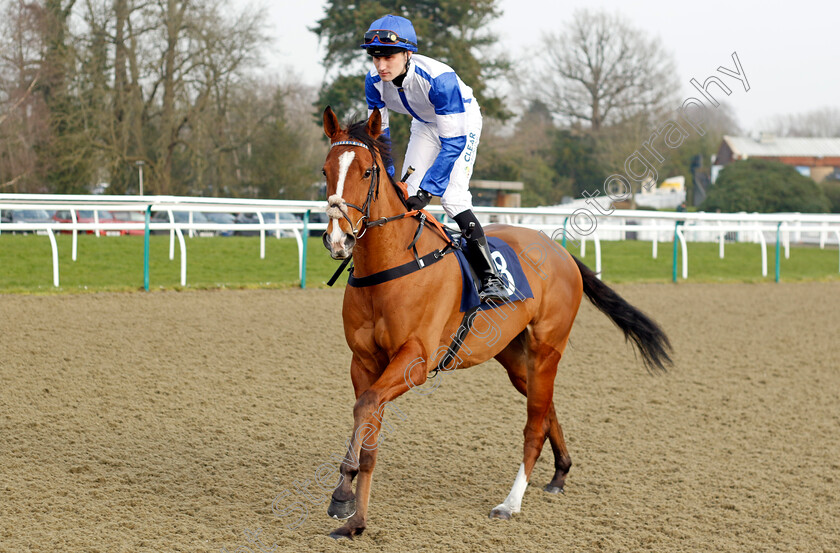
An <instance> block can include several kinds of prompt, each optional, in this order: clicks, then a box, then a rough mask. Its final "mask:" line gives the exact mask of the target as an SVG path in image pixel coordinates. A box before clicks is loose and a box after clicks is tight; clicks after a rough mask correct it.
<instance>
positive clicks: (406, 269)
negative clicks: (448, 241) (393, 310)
mask: <svg viewBox="0 0 840 553" xmlns="http://www.w3.org/2000/svg"><path fill="white" fill-rule="evenodd" d="M452 251H454V250H452V249H450V248H449V246H446V247H445V248H443V249H442V250H435V251H433V252H431V253H428V254H426V255H424V256H423V257H421V258H419V259H417V260H415V261H409V262H408V263H403V264H402V265H399V266H397V267H391V268H390V269H385V270H384V271H379V272H378V273H373V274H372V275H367V276H363V277H360V278H357V277H355V276H353V269H352V268H351V269H350V278H349V279H347V285H348V286H353V287H354V288H366V287H368V286H376V285H377V284H382V283H383V282H388V281H389V280H394V279H397V278H400V277H404V276H405V275H410V274H411V273H413V272H416V271H419V270H420V269H423V268H424V267H428V266H429V265H433V264H434V263H437V262H438V261H440V260H441V259H443V256H445V255H446V254H448V253H451V252H452Z"/></svg>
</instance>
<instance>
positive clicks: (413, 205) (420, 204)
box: [405, 188, 432, 210]
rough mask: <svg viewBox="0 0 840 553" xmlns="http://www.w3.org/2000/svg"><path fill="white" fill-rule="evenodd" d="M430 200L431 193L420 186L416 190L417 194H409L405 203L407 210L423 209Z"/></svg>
mask: <svg viewBox="0 0 840 553" xmlns="http://www.w3.org/2000/svg"><path fill="white" fill-rule="evenodd" d="M431 201H432V195H431V194H429V193H428V192H426V191H425V190H423V189H422V188H420V189H419V190H417V194H415V195H414V196H409V197H408V199H407V200H406V201H405V205H406V206H407V207H408V209H409V210H415V209H423V208H424V207H426V206H427V205H429V202H431Z"/></svg>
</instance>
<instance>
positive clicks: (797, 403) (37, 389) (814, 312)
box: [0, 283, 840, 553]
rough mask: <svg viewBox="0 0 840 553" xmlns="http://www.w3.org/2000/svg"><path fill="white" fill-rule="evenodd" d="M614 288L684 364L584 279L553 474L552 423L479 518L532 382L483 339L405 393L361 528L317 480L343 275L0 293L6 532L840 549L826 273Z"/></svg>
mask: <svg viewBox="0 0 840 553" xmlns="http://www.w3.org/2000/svg"><path fill="white" fill-rule="evenodd" d="M616 289H617V290H618V291H619V292H620V293H621V294H623V295H624V296H625V298H627V299H628V300H629V301H630V302H631V303H633V304H634V305H636V306H638V307H639V308H641V309H642V310H644V311H646V312H647V313H649V314H651V315H652V316H653V317H654V318H655V319H657V320H658V321H659V322H660V324H661V325H662V326H663V327H664V328H665V330H666V331H667V333H668V334H669V336H670V338H671V340H672V342H673V344H674V347H675V355H674V358H675V366H674V367H673V368H672V369H671V371H670V372H669V373H668V374H667V375H665V376H651V375H649V374H647V372H646V371H645V369H644V368H643V367H642V365H641V362H640V361H638V360H637V359H635V358H634V355H633V353H632V350H631V349H630V347H629V346H628V345H627V344H625V343H624V341H623V338H622V336H621V334H620V333H619V331H618V330H617V329H616V328H614V327H613V326H612V323H611V322H610V321H609V320H608V319H607V318H606V317H605V316H603V315H601V314H600V313H599V312H597V311H596V310H595V309H594V308H593V307H592V306H591V305H590V304H589V303H587V302H584V305H583V307H582V308H581V312H580V314H579V316H578V321H577V323H576V325H575V328H574V330H573V333H572V344H571V346H570V347H569V349H568V350H567V352H566V355H565V357H564V359H563V360H562V361H561V363H560V370H559V372H558V378H557V382H556V387H555V404H556V406H557V414H558V418H559V420H560V423H561V425H562V426H563V429H564V431H565V433H566V438H567V442H568V445H569V449H570V453H571V456H572V460H573V462H574V465H573V467H572V470H571V473H570V474H569V478H568V481H567V485H566V493H565V495H550V494H547V493H545V492H544V491H542V486H543V485H544V484H545V483H546V482H547V481H548V480H549V479H550V478H551V475H552V472H553V458H552V454H551V450H550V448H549V447H548V446H547V445H546V447H545V449H544V450H543V455H542V457H541V458H540V460H539V462H538V463H537V466H536V467H535V469H534V475H533V477H532V480H531V486H529V488H528V490H527V491H526V493H525V497H524V500H523V505H522V512H521V513H520V514H519V515H516V516H515V517H514V519H513V520H511V521H497V520H489V519H488V517H487V515H488V513H489V511H490V509H491V508H493V507H494V506H495V505H497V504H498V503H500V502H501V501H502V500H504V498H505V496H506V495H507V493H508V491H509V489H510V486H511V484H512V483H513V479H514V477H515V475H516V471H517V469H518V467H519V463H520V461H521V452H522V428H523V426H524V423H525V401H524V398H522V397H521V396H520V395H519V394H518V393H517V392H516V391H515V390H514V389H513V387H512V386H511V385H510V383H509V382H508V379H507V376H506V373H505V371H504V370H503V369H502V368H501V366H499V365H498V364H496V363H495V362H491V363H486V364H484V365H482V366H480V367H476V368H473V369H469V370H466V371H457V372H456V373H455V374H451V375H447V376H446V377H445V380H444V381H443V382H442V383H441V385H440V387H439V388H438V389H437V390H435V391H434V393H432V394H430V395H428V396H420V395H414V394H407V395H406V396H403V397H402V398H400V399H398V400H397V401H396V405H397V407H399V409H400V410H401V411H402V413H403V414H404V418H399V417H395V416H391V417H389V418H386V420H390V423H391V425H392V428H391V429H390V430H389V431H388V433H387V436H386V439H384V440H383V442H382V444H381V450H380V454H379V458H378V462H377V466H376V472H375V474H374V479H373V494H372V500H371V510H370V513H369V519H368V530H367V531H366V532H365V534H364V535H363V536H361V537H360V538H358V539H356V540H355V541H354V542H349V541H346V540H344V541H339V542H336V541H333V540H332V539H331V538H329V537H328V533H329V532H330V531H331V530H332V529H333V528H335V527H337V526H338V523H337V522H336V521H333V520H331V519H329V518H328V517H327V516H326V508H327V505H328V500H327V495H326V494H324V493H323V492H321V491H320V488H319V487H318V485H317V484H316V483H315V479H316V474H317V471H318V468H319V466H321V465H324V464H326V463H330V462H334V461H331V460H332V459H334V458H336V457H339V456H340V455H342V454H343V451H344V443H345V441H346V439H347V438H348V437H349V434H350V432H351V429H352V405H353V393H352V387H351V384H350V378H349V370H348V366H349V358H350V357H349V350H348V348H347V346H346V344H345V342H344V337H343V333H342V327H341V316H340V313H341V296H342V291H341V290H306V291H303V290H284V291H277V290H252V291H248V290H245V291H215V292H212V291H207V292H180V293H178V292H156V293H150V294H142V293H132V294H96V295H76V296H51V297H35V296H26V297H24V296H8V295H6V296H0V302H2V305H3V310H2V313H3V316H2V319H0V340H2V342H0V437H2V448H0V551H3V552H7V551H8V552H15V553H17V552H25V551H33V552H53V551H56V552H57V551H62V552H108V553H116V552H123V551H125V552H146V551H154V552H168V551H190V552H204V551H216V552H218V551H222V550H226V551H228V552H230V553H234V552H235V551H238V552H240V553H243V552H254V553H257V552H260V551H265V552H269V551H274V552H280V551H289V552H300V551H345V552H349V551H353V552H355V551H359V552H367V551H382V552H394V551H397V552H401V551H476V552H478V551H526V552H531V551H532V552H538V551H539V552H542V551H584V552H585V551H664V552H672V551H691V552H706V551H714V552H724V551H731V552H738V553H744V552H754V551H773V552H774V553H776V552H786V551H820V552H832V553H833V552H836V551H840V344H838V328H840V285H838V284H836V283H833V284H832V283H805V284H782V285H767V284H753V285H748V284H744V285H740V284H730V285H703V284H679V285H677V286H672V285H625V286H618V287H616ZM307 481H309V482H307ZM296 487H297V488H301V489H303V488H304V487H306V491H305V492H302V491H297V490H296ZM304 494H308V497H307V498H305V497H304ZM275 500H276V501H275ZM273 503H274V504H275V510H279V512H280V513H281V514H283V515H285V516H283V517H280V516H277V515H276V514H274V513H272V504H273ZM304 505H305V507H304ZM283 508H287V509H288V510H287V511H285V512H284V511H282V509H283ZM295 524H298V526H297V527H296V528H290V527H291V526H294V525H295ZM275 546H276V548H274V549H272V547H275Z"/></svg>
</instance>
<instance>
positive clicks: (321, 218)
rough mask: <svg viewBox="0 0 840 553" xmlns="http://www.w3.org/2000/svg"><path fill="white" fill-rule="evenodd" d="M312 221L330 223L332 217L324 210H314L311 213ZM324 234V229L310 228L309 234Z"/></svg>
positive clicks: (310, 220) (310, 219) (310, 218)
mask: <svg viewBox="0 0 840 553" xmlns="http://www.w3.org/2000/svg"><path fill="white" fill-rule="evenodd" d="M309 222H310V223H329V222H330V217H329V215H327V214H326V213H325V212H323V211H313V212H312V213H310V214H309ZM322 234H324V229H313V228H310V229H309V236H321V235H322Z"/></svg>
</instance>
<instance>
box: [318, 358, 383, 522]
mask: <svg viewBox="0 0 840 553" xmlns="http://www.w3.org/2000/svg"><path fill="white" fill-rule="evenodd" d="M378 376H379V375H378V374H377V372H376V371H371V370H369V369H367V368H366V367H365V365H364V363H362V361H361V360H360V359H359V358H358V357H357V356H355V355H354V356H353V360H352V361H351V362H350V378H351V380H352V381H353V389H354V391H355V395H356V400H358V399H359V397H360V396H361V395H362V394H363V393H364V392H365V391H366V390H368V389H369V388H370V387H371V386H372V385H373V383H374V382H375V381H376V378H377V377H378ZM354 437H355V433H354V434H353V436H351V437H350V442H349V444H348V446H347V452H346V454H345V456H344V460H343V461H342V462H341V466H340V469H339V470H340V473H341V480H340V481H339V483H338V486H337V487H336V489H335V491H334V492H333V494H332V500H331V501H330V506H329V507H328V508H327V514H328V515H329V516H331V517H332V518H335V519H338V520H347V519H348V518H350V517H351V516H353V514H354V513H355V512H356V495H355V494H354V493H353V479H355V478H356V475H357V474H358V472H359V450H360V449H361V446H360V444H359V443H358V442H357V440H355V439H354Z"/></svg>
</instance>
